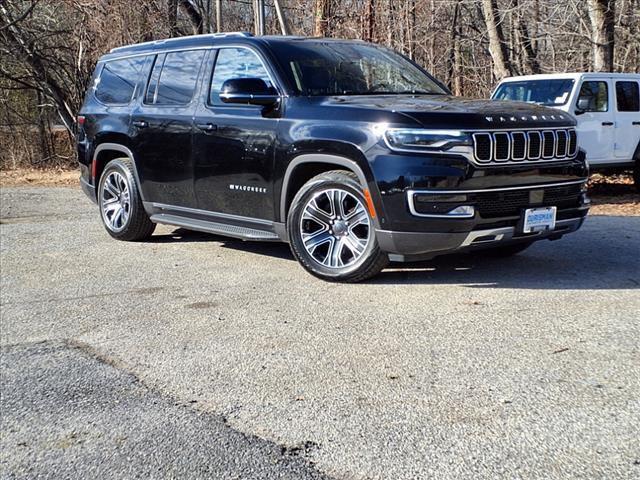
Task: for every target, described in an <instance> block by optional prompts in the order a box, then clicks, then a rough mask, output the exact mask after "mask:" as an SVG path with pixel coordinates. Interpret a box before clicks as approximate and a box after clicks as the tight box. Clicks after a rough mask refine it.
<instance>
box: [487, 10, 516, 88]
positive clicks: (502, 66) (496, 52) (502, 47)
mask: <svg viewBox="0 0 640 480" xmlns="http://www.w3.org/2000/svg"><path fill="white" fill-rule="evenodd" d="M482 12H483V14H484V22H485V24H486V27H487V33H488V35H489V53H490V54H491V58H492V60H493V74H494V76H495V77H496V79H498V80H502V79H503V78H504V77H508V76H509V75H511V65H510V63H509V55H508V50H507V44H506V42H505V39H504V33H503V31H502V25H501V20H500V14H499V13H498V0H482Z"/></svg>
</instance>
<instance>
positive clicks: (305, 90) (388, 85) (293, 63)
mask: <svg viewBox="0 0 640 480" xmlns="http://www.w3.org/2000/svg"><path fill="white" fill-rule="evenodd" d="M272 49H273V50H274V51H275V54H276V56H277V57H278V59H279V60H280V61H281V62H282V66H283V67H284V70H285V72H286V74H287V75H288V76H289V79H290V81H291V84H292V85H294V86H295V87H296V89H297V90H298V93H299V94H301V95H312V96H323V95H375V94H396V95H397V94H403V93H414V94H437V95H442V94H445V93H446V92H445V91H444V90H443V89H442V88H441V87H439V86H438V84H437V83H436V82H435V81H434V80H433V79H431V78H430V77H429V76H428V75H427V74H425V73H424V72H423V71H421V70H420V69H419V68H418V67H416V66H415V65H413V64H412V63H411V62H409V61H408V60H406V59H405V58H403V57H402V56H401V55H398V54H397V53H394V52H393V51H391V50H387V49H386V48H381V47H376V46H374V45H369V44H365V43H355V42H333V41H332V42H322V41H317V42H304V43H303V42H300V43H293V44H292V43H287V44H284V43H280V42H274V43H273V44H272Z"/></svg>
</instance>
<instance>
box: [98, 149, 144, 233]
mask: <svg viewBox="0 0 640 480" xmlns="http://www.w3.org/2000/svg"><path fill="white" fill-rule="evenodd" d="M98 205H99V206H100V215H101V216H102V223H104V226H105V228H106V230H107V232H109V235H111V236H112V237H113V238H117V239H118V240H127V241H135V240H144V239H146V238H149V237H150V236H151V234H152V233H153V231H154V230H155V228H156V224H155V223H153V222H152V221H151V220H149V216H148V215H147V213H146V212H145V211H144V207H143V206H142V199H141V198H140V194H139V191H138V185H137V184H136V181H135V178H134V176H133V165H132V164H131V160H129V159H128V158H116V159H115V160H111V161H110V162H109V163H108V164H107V166H106V167H105V169H104V172H102V176H101V177H100V182H99V183H98Z"/></svg>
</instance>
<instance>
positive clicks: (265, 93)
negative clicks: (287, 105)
mask: <svg viewBox="0 0 640 480" xmlns="http://www.w3.org/2000/svg"><path fill="white" fill-rule="evenodd" d="M220 100H222V102H223V103H240V104H244V105H262V106H269V105H273V104H274V103H276V102H277V101H278V100H280V96H279V95H278V94H277V92H276V91H275V89H274V88H272V87H269V86H268V85H267V84H266V83H265V81H264V80H262V79H261V78H231V79H229V80H227V81H226V82H224V83H223V84H222V88H221V89H220Z"/></svg>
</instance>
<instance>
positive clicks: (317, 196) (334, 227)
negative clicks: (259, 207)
mask: <svg viewBox="0 0 640 480" xmlns="http://www.w3.org/2000/svg"><path fill="white" fill-rule="evenodd" d="M287 230H288V234H289V240H290V243H291V250H292V252H293V254H294V256H295V257H296V259H297V260H298V261H299V262H300V264H301V265H302V266H303V267H304V268H305V269H306V270H307V271H308V272H309V273H311V274H312V275H315V276H316V277H319V278H322V279H323V280H329V281H336V282H359V281H362V280H365V279H367V278H370V277H372V276H374V275H376V274H377V273H379V272H380V271H381V270H382V269H383V268H384V267H385V266H386V265H387V263H388V257H387V255H386V254H385V253H384V252H382V251H380V248H379V246H378V243H377V241H376V236H375V232H374V225H373V219H372V218H371V215H370V214H369V212H368V210H367V207H366V201H365V198H364V195H363V193H362V190H361V188H360V184H359V182H358V178H357V177H356V175H355V174H353V173H351V172H346V171H341V170H336V171H331V172H326V173H322V174H320V175H318V176H316V177H314V178H312V179H311V180H309V181H308V182H307V183H306V184H305V185H304V186H303V187H302V188H301V189H300V191H299V192H298V193H297V194H296V196H295V198H294V199H293V202H292V205H291V209H290V210H289V215H288V218H287Z"/></svg>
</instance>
